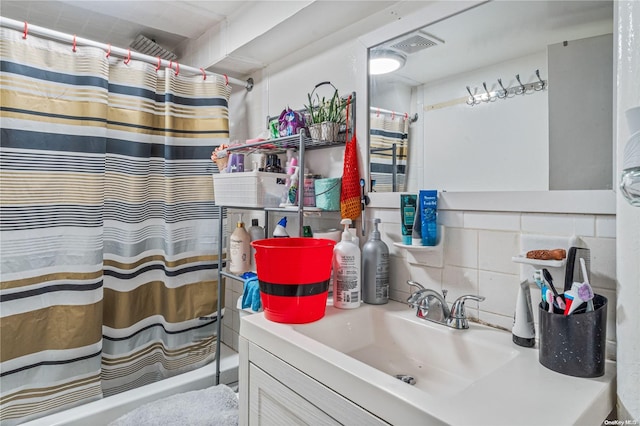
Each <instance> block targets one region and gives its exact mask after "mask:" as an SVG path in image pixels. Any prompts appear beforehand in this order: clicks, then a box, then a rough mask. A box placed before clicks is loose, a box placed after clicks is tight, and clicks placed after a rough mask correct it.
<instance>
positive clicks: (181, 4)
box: [0, 0, 428, 78]
mask: <svg viewBox="0 0 640 426" xmlns="http://www.w3.org/2000/svg"><path fill="white" fill-rule="evenodd" d="M426 3H428V2H426V1H406V0H405V1H399V0H388V1H383V0H370V1H362V0H353V1H344V0H342V1H338V0H336V1H333V0H287V1H282V0H280V1H277V0H276V1H265V0H262V1H245V0H234V1H218V0H213V1H211V0H209V1H205V0H172V1H167V0H161V1H150V0H137V1H124V0H77V1H74V0H46V1H30V0H2V1H1V2H0V14H1V15H2V16H3V17H6V18H11V19H14V20H17V21H20V22H22V21H26V22H28V23H29V24H31V25H37V26H41V27H45V28H48V29H52V30H56V31H60V32H63V33H67V34H75V35H77V36H79V37H82V38H87V39H90V40H94V41H98V42H101V43H105V44H111V45H113V46H117V47H120V48H125V49H126V48H128V47H129V45H130V44H131V42H132V41H133V40H134V39H135V38H136V37H137V36H138V35H139V34H143V35H144V36H146V37H148V38H150V39H152V40H155V42H156V43H157V44H159V45H160V46H161V47H162V48H164V49H166V50H169V51H172V52H174V53H176V54H177V55H178V57H179V60H180V58H181V56H182V55H181V54H182V53H184V52H185V51H186V52H189V51H190V50H189V48H190V46H189V45H190V43H191V44H194V41H196V40H197V43H195V44H196V45H200V44H201V42H202V38H211V37H216V36H217V37H221V36H220V34H221V32H216V31H211V29H212V28H214V29H215V28H216V27H224V26H225V25H226V26H227V27H229V28H230V27H231V25H232V24H235V26H236V28H235V31H236V32H235V33H232V32H231V31H229V32H228V35H226V38H229V39H230V38H232V37H233V38H235V39H243V38H246V40H240V41H237V42H235V44H234V41H233V40H231V41H230V40H220V41H216V42H215V43H219V44H222V43H227V44H234V45H233V46H232V47H225V48H226V49H227V50H226V51H224V52H223V54H221V55H219V56H220V57H217V58H213V59H211V61H210V62H207V63H199V64H189V65H192V66H194V67H201V66H202V67H204V68H206V69H208V70H210V71H214V72H219V73H226V74H228V75H230V76H232V77H236V78H245V77H247V76H248V75H249V74H251V73H253V72H254V71H256V70H257V69H260V68H262V67H265V66H267V65H269V64H270V63H272V62H274V61H277V60H279V59H282V58H283V57H285V56H286V55H288V54H290V53H291V52H294V51H297V50H302V49H304V50H309V49H310V47H311V46H314V45H317V44H318V40H322V39H325V38H335V37H336V35H337V34H340V37H341V40H342V41H344V40H346V39H348V38H356V37H358V36H360V35H362V34H364V33H366V32H369V31H372V30H374V29H376V28H378V27H380V26H382V25H385V24H386V23H388V22H391V21H393V20H396V19H399V17H400V16H402V15H403V14H406V13H411V12H413V11H415V10H417V9H419V8H421V7H424V5H425V4H426ZM283 9H284V11H283ZM288 9H289V10H290V11H291V12H290V13H289V12H288ZM257 10H261V11H263V10H267V11H270V10H271V11H273V13H269V12H267V13H263V15H266V16H262V15H260V16H256V11H257ZM256 27H260V28H256ZM245 34H251V36H247V37H243V36H244V35H245ZM221 38H225V36H223V37H221ZM215 43H213V44H215ZM238 43H239V44H238ZM312 53H313V52H311V51H309V54H312ZM187 56H188V55H187Z"/></svg>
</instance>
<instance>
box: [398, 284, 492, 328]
mask: <svg viewBox="0 0 640 426" xmlns="http://www.w3.org/2000/svg"><path fill="white" fill-rule="evenodd" d="M407 284H409V285H410V286H412V287H416V288H417V289H418V290H416V291H415V292H413V293H411V296H409V298H408V299H407V303H408V304H409V306H410V307H411V308H416V316H417V317H418V318H422V319H425V320H428V321H433V322H435V323H438V324H443V325H446V326H448V327H451V328H456V329H466V328H469V321H468V319H467V316H466V312H465V309H464V302H465V301H467V300H475V301H477V302H481V301H483V300H484V299H485V298H484V296H475V295H472V294H466V295H464V296H460V297H459V298H457V299H456V301H455V302H453V305H452V307H451V309H449V305H447V301H446V297H447V290H442V295H440V293H438V292H437V291H435V290H432V289H430V288H425V287H424V286H423V285H422V284H420V283H418V282H416V281H411V280H409V281H407Z"/></svg>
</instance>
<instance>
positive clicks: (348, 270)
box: [333, 219, 361, 309]
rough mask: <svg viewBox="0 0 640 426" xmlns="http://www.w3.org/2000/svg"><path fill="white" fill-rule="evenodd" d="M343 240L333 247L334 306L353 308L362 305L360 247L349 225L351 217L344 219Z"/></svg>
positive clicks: (341, 222) (342, 223)
mask: <svg viewBox="0 0 640 426" xmlns="http://www.w3.org/2000/svg"><path fill="white" fill-rule="evenodd" d="M340 224H341V225H343V226H344V231H343V232H342V239H341V241H340V242H339V243H338V244H336V245H335V247H334V248H333V306H335V307H336V308H340V309H353V308H357V307H359V306H360V280H361V278H360V268H361V264H360V259H361V256H360V247H358V245H357V244H355V243H354V242H353V237H352V236H351V232H349V225H350V224H351V219H342V220H341V221H340Z"/></svg>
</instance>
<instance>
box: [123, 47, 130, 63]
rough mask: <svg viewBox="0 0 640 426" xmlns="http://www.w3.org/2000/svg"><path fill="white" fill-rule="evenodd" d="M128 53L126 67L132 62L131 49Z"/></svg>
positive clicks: (125, 61)
mask: <svg viewBox="0 0 640 426" xmlns="http://www.w3.org/2000/svg"><path fill="white" fill-rule="evenodd" d="M127 51H128V52H127V58H126V59H125V60H124V64H125V65H129V62H131V49H127Z"/></svg>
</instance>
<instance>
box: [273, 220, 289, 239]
mask: <svg viewBox="0 0 640 426" xmlns="http://www.w3.org/2000/svg"><path fill="white" fill-rule="evenodd" d="M286 228H287V217H286V216H284V217H283V218H282V219H280V220H279V221H278V224H277V225H276V228H275V229H274V230H273V238H287V237H288V236H289V233H288V232H287V229H286Z"/></svg>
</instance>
